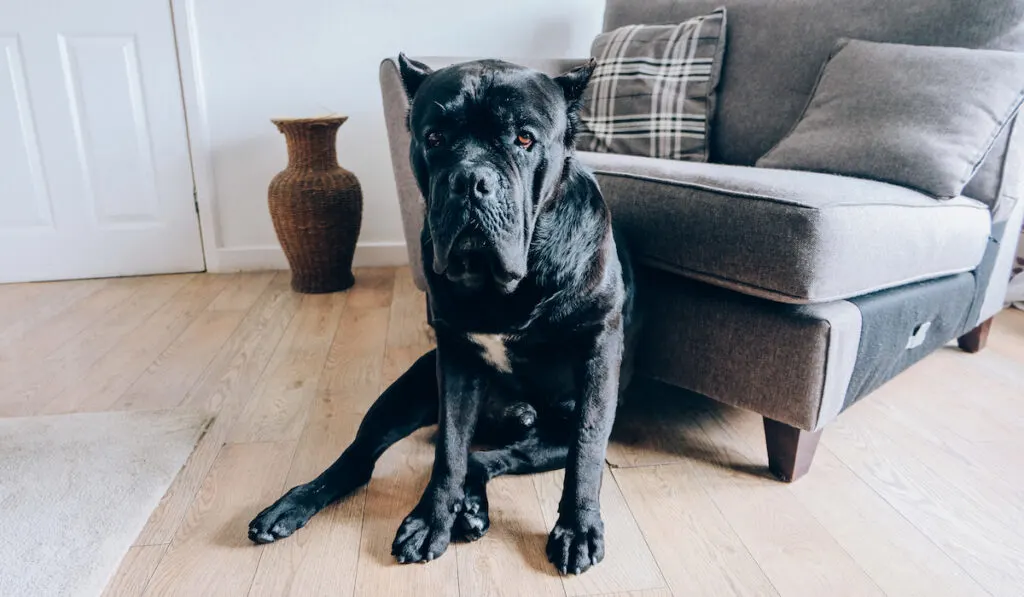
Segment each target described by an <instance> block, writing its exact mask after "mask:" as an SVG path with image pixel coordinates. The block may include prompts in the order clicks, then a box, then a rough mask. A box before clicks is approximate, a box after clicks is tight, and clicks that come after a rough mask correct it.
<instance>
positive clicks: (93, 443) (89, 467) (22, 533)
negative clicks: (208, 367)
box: [0, 411, 209, 597]
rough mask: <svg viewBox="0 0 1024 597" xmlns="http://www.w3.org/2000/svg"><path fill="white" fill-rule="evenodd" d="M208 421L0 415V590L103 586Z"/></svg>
mask: <svg viewBox="0 0 1024 597" xmlns="http://www.w3.org/2000/svg"><path fill="white" fill-rule="evenodd" d="M208 422H209V418H208V417H207V416H205V415H197V414H192V413H180V412H172V411H155V412H154V411H151V412H113V413H86V414H75V415H59V416H52V417H26V418H15V419H0V595H5V596H6V595H12V596H13V595H17V596H19V597H35V596H37V595H38V596H40V597H56V596H64V595H74V596H76V597H77V596H93V595H99V594H100V593H102V592H103V588H104V587H105V586H106V584H107V581H108V580H109V579H110V578H111V577H112V576H113V574H114V572H116V570H117V566H118V564H119V563H120V561H121V558H123V557H124V554H125V553H126V552H127V551H128V548H130V547H131V545H132V543H133V542H134V541H135V537H136V536H138V534H139V531H141V530H142V527H143V526H144V525H145V524H146V520H147V519H148V518H149V515H150V513H151V512H152V511H153V509H154V508H156V506H157V504H158V503H159V502H160V498H161V497H162V496H163V494H164V492H166V491H167V487H168V486H169V485H170V484H171V481H173V480H174V476H175V475H176V474H177V473H178V471H179V470H180V469H181V467H182V465H184V464H185V460H186V459H188V456H189V454H190V453H191V452H192V449H193V448H194V447H195V444H196V441H197V440H198V439H199V436H200V435H201V434H202V432H203V430H204V429H205V427H206V425H207V423H208Z"/></svg>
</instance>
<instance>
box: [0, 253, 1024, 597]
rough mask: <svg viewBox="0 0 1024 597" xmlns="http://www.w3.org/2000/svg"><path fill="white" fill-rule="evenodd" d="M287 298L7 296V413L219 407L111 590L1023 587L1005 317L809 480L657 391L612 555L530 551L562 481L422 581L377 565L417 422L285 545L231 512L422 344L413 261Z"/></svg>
mask: <svg viewBox="0 0 1024 597" xmlns="http://www.w3.org/2000/svg"><path fill="white" fill-rule="evenodd" d="M356 277H357V280H358V283H357V285H356V287H355V288H354V289H353V290H351V291H350V292H348V293H344V294H335V295H325V296H301V295H297V294H294V293H292V292H291V291H290V290H289V288H288V276H287V274H286V273H280V272H278V273H275V272H271V273H253V274H236V275H225V276H215V275H206V274H197V275H180V276H153V277H143V278H129V279H114V280H89V281H78V282H54V283H46V284H16V285H6V286H0V416H23V415H33V414H56V413H66V412H76V411H102V410H117V409H158V408H182V409H200V410H205V411H209V412H211V413H215V414H216V419H215V421H214V423H213V424H212V426H211V427H210V429H209V431H208V432H207V433H206V435H205V436H204V437H203V438H202V440H201V441H200V443H199V445H198V446H197V448H196V450H195V452H194V453H193V454H192V456H191V458H190V459H189V461H188V463H187V465H186V466H185V468H184V469H183V470H182V472H181V473H180V474H179V475H178V478H177V479H176V480H175V482H174V484H173V485H172V487H171V488H170V490H169V491H168V493H167V495H166V496H165V497H164V499H163V501H162V502H161V504H160V506H159V507H158V508H157V510H156V511H155V512H154V513H153V515H152V517H151V519H150V521H149V523H148V524H147V526H146V528H145V529H144V530H143V531H142V533H141V534H140V536H139V538H138V540H137V541H136V545H135V546H134V547H133V548H132V549H131V551H129V552H128V554H127V556H126V557H125V559H124V561H123V562H122V564H121V568H120V570H119V572H118V573H117V576H116V577H115V578H114V579H112V580H111V582H110V585H109V587H108V589H107V592H106V595H107V596H108V597H113V596H115V595H116V596H139V595H147V596H156V595H183V596H184V595H187V596H216V597H232V596H244V595H251V596H260V597H263V596H277V595H290V596H295V597H298V596H307V595H334V596H346V595H369V596H387V597H391V596H398V595H416V596H418V597H421V596H424V595H431V596H432V595H444V596H454V595H465V596H478V595H479V596H482V595H528V596H530V597H540V596H547V595H553V596H554V595H566V596H568V595H633V596H645V597H655V596H659V597H660V596H668V595H676V596H683V595H713V596H719V595H733V594H737V595H754V596H761V595H783V596H790V595H794V596H795V595H808V596H813V597H818V596H822V595H829V596H834V595H856V596H865V595H922V596H929V597H932V596H936V595H955V596H967V595H1007V596H1011V595H1012V596H1019V595H1022V594H1024V312H1019V311H1005V312H1003V313H1002V314H1000V315H999V317H998V318H997V321H996V323H995V326H994V328H993V330H992V334H991V337H990V340H989V346H988V348H987V349H986V350H984V351H983V352H981V353H980V354H977V355H967V354H964V353H961V352H959V351H957V350H956V349H952V348H948V349H943V350H940V351H939V352H937V353H936V354H934V355H932V356H930V357H929V358H927V359H926V360H925V361H924V362H922V363H920V364H919V365H917V366H915V367H913V368H912V369H911V370H910V371H907V372H906V373H904V374H903V375H901V376H899V377H898V378H897V379H895V380H893V381H892V382H890V383H889V384H888V385H886V386H885V387H884V388H882V389H881V390H879V391H878V392H876V394H875V395H874V396H872V397H871V398H870V399H868V400H865V401H863V402H861V403H860V404H858V405H857V406H855V407H854V408H853V409H851V410H850V411H849V412H847V413H845V414H844V415H843V416H842V417H841V418H840V419H839V420H838V421H836V422H835V423H833V424H832V425H830V426H829V427H828V428H827V429H826V430H825V433H824V437H823V440H822V445H821V447H820V448H819V450H818V454H817V458H816V461H815V463H814V466H813V467H812V469H811V472H810V474H808V475H807V477H805V478H804V479H802V480H801V481H799V482H797V483H795V484H793V485H784V484H781V483H778V482H776V481H774V480H771V479H769V478H767V477H766V472H765V471H766V464H767V463H766V457H765V454H764V448H763V445H764V444H763V442H764V432H763V430H762V428H761V421H760V418H759V417H757V416H756V415H753V414H751V413H747V412H743V411H740V410H738V409H734V408H729V407H724V406H721V405H718V404H715V403H713V402H711V401H708V400H706V399H701V398H699V397H694V396H690V395H687V394H685V393H681V392H678V391H674V390H669V389H667V388H664V387H661V386H657V385H655V384H652V383H641V384H640V385H638V387H637V389H636V391H635V392H634V394H635V396H636V397H635V398H634V399H633V402H632V403H631V404H629V405H627V407H626V408H625V409H624V411H623V412H622V415H621V416H620V421H619V423H618V425H617V429H616V433H615V441H614V443H613V444H612V446H611V447H610V449H609V453H608V463H609V465H608V469H607V471H606V475H605V483H604V486H603V489H602V491H603V494H602V501H603V508H604V517H605V521H606V527H607V536H608V552H607V557H606V559H605V561H604V562H603V563H602V564H600V565H599V566H597V567H596V568H594V569H593V570H592V571H590V572H588V573H586V574H584V575H582V576H579V577H560V576H559V575H557V574H556V573H555V572H554V570H553V569H552V568H551V566H549V565H548V563H547V562H546V560H545V557H544V544H545V540H546V535H547V531H548V530H549V528H550V527H551V525H552V524H553V522H554V517H555V515H556V512H555V507H556V504H557V500H558V494H559V491H560V487H561V474H559V473H550V474H544V475H537V476H533V477H510V478H504V479H499V480H497V481H495V482H494V483H493V484H492V485H491V486H490V488H489V496H490V501H491V518H492V523H493V525H492V529H491V532H490V534H489V535H487V537H485V538H484V539H483V540H481V541H479V542H477V543H473V544H468V545H455V546H453V547H452V548H451V549H450V550H449V551H448V553H447V554H445V555H444V556H443V557H442V558H440V559H439V560H436V561H434V562H432V563H430V564H428V565H411V566H401V565H398V564H396V563H395V562H394V561H393V560H392V558H391V556H390V553H389V551H390V545H391V540H392V537H393V534H394V531H395V529H396V528H397V526H398V524H399V522H400V521H401V519H402V517H403V516H404V515H405V514H406V513H407V512H408V511H409V509H410V508H411V507H412V505H413V504H414V503H415V501H416V499H417V498H418V497H419V493H420V491H421V490H422V488H423V486H424V484H425V482H426V479H427V474H428V469H429V466H430V464H431V460H432V447H431V444H430V432H429V430H424V431H423V432H420V433H417V434H415V435H414V436H413V437H411V438H409V439H407V440H405V441H403V442H401V443H399V444H398V445H397V446H395V447H394V448H393V449H391V450H390V451H388V452H387V453H386V454H385V455H384V457H383V458H382V459H381V461H380V463H379V465H378V466H377V469H376V471H375V472H374V476H373V480H372V481H371V483H370V484H369V486H368V487H366V488H365V489H363V490H361V491H359V492H358V493H357V494H356V495H354V496H352V497H351V498H349V499H348V500H347V501H345V502H343V503H341V504H338V505H336V506H333V507H331V508H329V509H327V510H326V511H324V512H323V513H322V514H321V515H319V516H317V517H316V518H315V519H314V520H313V521H312V522H311V523H310V524H309V526H307V527H306V528H305V529H303V530H301V531H300V532H298V533H297V534H296V535H295V536H294V537H292V538H291V539H288V540H286V541H282V542H280V543H277V544H274V545H269V546H255V545H252V544H250V543H249V542H248V541H247V540H246V537H245V534H246V525H247V523H248V521H249V520H250V518H252V516H253V515H254V514H255V513H256V512H258V511H259V510H260V509H261V508H263V507H264V506H265V505H267V504H268V503H269V502H270V501H272V500H273V499H276V498H277V497H278V496H279V495H280V493H281V492H282V491H283V490H284V489H286V488H288V487H290V486H292V485H294V484H297V483H300V482H303V481H305V480H308V479H309V478H310V477H312V476H313V475H315V474H316V473H317V472H319V471H320V470H321V469H322V468H323V467H324V466H326V465H327V464H328V463H329V462H331V461H332V460H333V459H334V458H335V456H336V455H337V454H338V453H339V452H340V451H341V449H342V448H343V447H344V446H345V445H346V443H347V442H348V441H349V440H350V439H351V438H352V437H353V435H354V433H355V429H356V426H357V425H358V423H359V420H360V418H361V416H362V414H363V413H365V412H366V409H367V408H368V406H369V405H370V404H371V403H372V402H373V400H374V398H375V397H376V396H377V394H378V393H379V392H380V390H381V389H382V388H384V387H385V386H386V385H387V384H388V383H390V382H391V381H392V380H393V379H395V378H396V377H397V376H398V375H399V374H400V373H401V372H402V371H403V369H404V368H405V367H407V366H408V365H409V364H410V363H411V362H412V361H413V360H414V359H415V358H416V357H418V356H419V355H420V354H421V353H422V352H424V351H425V350H427V349H428V348H429V347H430V346H431V335H430V331H429V328H428V327H427V326H426V324H425V322H424V319H423V297H422V295H421V294H420V293H419V292H417V291H416V289H415V287H414V286H413V284H412V279H411V277H410V274H409V271H408V270H407V269H369V270H361V271H358V272H357V276H356Z"/></svg>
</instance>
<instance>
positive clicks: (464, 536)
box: [249, 56, 636, 573]
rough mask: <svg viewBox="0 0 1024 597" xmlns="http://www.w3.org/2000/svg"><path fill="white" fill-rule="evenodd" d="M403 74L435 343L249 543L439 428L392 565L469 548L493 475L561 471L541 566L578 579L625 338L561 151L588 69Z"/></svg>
mask: <svg viewBox="0 0 1024 597" xmlns="http://www.w3.org/2000/svg"><path fill="white" fill-rule="evenodd" d="M399 62H400V67H401V74H402V81H403V84H404V86H405V89H406V92H407V93H408V95H409V97H410V100H411V109H410V111H409V119H408V125H409V130H410V133H411V137H412V142H411V145H410V148H409V159H410V161H411V164H412V169H413V171H414V173H415V175H416V180H417V182H418V184H419V187H420V191H421V192H422V195H423V197H424V199H425V201H426V206H425V207H426V216H425V221H424V226H423V236H422V244H423V261H424V269H425V270H426V276H427V282H428V285H429V289H430V291H429V298H430V300H429V304H430V310H431V321H432V325H433V326H434V329H435V331H436V336H437V348H436V349H435V350H433V351H431V352H429V353H427V354H425V355H423V356H422V357H421V358H420V359H419V360H418V361H416V363H415V364H413V366H412V367H411V368H410V369H409V370H408V371H406V372H405V373H404V374H403V375H402V376H401V377H400V378H399V379H398V380H397V381H395V383H394V384H392V385H391V387H389V388H388V389H387V390H386V391H385V392H384V393H383V394H382V395H381V397H380V398H379V399H378V400H377V402H376V403H375V404H374V405H373V407H372V408H370V410H369V412H367V413H366V417H365V418H364V419H363V422H362V424H361V425H360V427H359V432H358V433H357V435H356V438H355V440H354V441H353V442H352V444H351V445H350V446H349V447H348V448H346V449H345V451H344V452H343V453H342V455H341V456H340V457H339V458H338V460H337V461H336V462H335V463H334V464H332V465H331V466H330V468H328V469H327V470H326V471H324V472H323V473H322V474H321V475H320V476H319V477H317V478H316V479H314V480H313V481H311V482H309V483H306V484H305V485H300V486H298V487H295V488H293V489H291V490H290V491H288V493H286V494H285V495H284V496H283V497H282V498H281V499H280V500H278V501H277V502H276V503H275V504H273V505H272V506H270V507H269V508H267V509H266V510H264V511H263V512H261V513H260V514H259V516H257V517H256V519H255V520H253V521H252V524H251V525H250V528H249V537H250V538H251V539H252V540H253V541H256V542H259V543H266V542H270V541H275V540H277V539H280V538H282V537H287V536H288V535H291V534H292V533H293V532H294V531H295V530H296V529H298V528H300V527H302V526H303V525H304V524H305V523H306V522H307V521H308V520H309V518H310V517H311V516H313V515H314V514H316V513H317V512H318V511H319V510H320V509H322V508H323V507H324V506H326V505H328V504H330V503H331V502H334V501H335V500H338V499H340V498H343V497H345V496H346V495H348V494H349V493H351V492H352V491H353V490H355V489H357V488H358V487H360V486H361V485H363V484H365V483H366V482H367V481H368V480H369V479H370V475H371V473H372V472H373V467H374V463H375V462H376V460H377V458H378V457H379V456H380V455H381V453H382V452H383V451H384V450H385V449H387V448H388V446H390V445H392V444H393V443H395V442H396V441H398V440H400V439H402V438H403V437H405V436H407V435H408V434H410V433H412V432H413V431H415V430H416V429H418V428H420V427H424V426H427V425H432V424H435V423H436V424H437V425H438V428H439V432H438V435H437V447H436V454H435V461H434V468H433V472H432V474H431V477H430V482H429V483H428V485H427V488H426V490H425V491H424V493H423V497H422V498H421V499H420V501H419V503H418V504H417V506H416V507H415V508H414V509H413V511H412V512H411V513H410V514H409V515H408V516H407V517H406V518H405V520H404V521H403V522H402V524H401V526H400V527H399V529H398V534H397V535H396V537H395V540H394V543H393V546H392V553H393V554H394V555H395V557H396V558H397V559H398V561H399V562H419V561H425V560H431V559H433V558H436V557H438V556H440V555H441V554H443V553H444V552H445V550H446V549H447V548H448V544H449V542H450V541H451V540H452V539H457V540H474V539H478V538H480V537H481V536H483V534H484V533H486V532H487V529H488V526H489V524H490V522H489V518H488V512H487V493H486V484H487V482H488V481H489V480H490V479H493V478H494V477H496V476H499V475H504V474H511V473H514V474H522V473H530V472H538V471H546V470H552V469H558V468H565V484H564V490H563V492H562V497H561V501H560V503H559V505H558V512H559V515H558V521H557V523H556V524H555V528H554V529H552V531H551V534H550V536H549V538H548V544H547V555H548V559H550V560H551V562H552V563H553V564H554V565H555V567H556V568H558V569H559V570H560V571H562V572H568V573H580V572H582V571H584V570H586V569H587V568H589V567H590V566H591V565H593V564H596V563H597V562H599V561H601V559H602V558H603V557H604V541H605V538H604V526H603V523H602V521H601V513H600V507H599V501H598V496H599V493H600V487H601V475H602V472H603V464H604V455H605V450H606V447H607V442H608V435H609V433H610V432H611V427H612V422H613V419H614V416H615V409H616V405H617V402H618V399H619V395H620V389H621V388H623V387H625V385H626V381H627V378H628V377H629V375H628V371H627V370H626V369H627V367H624V366H623V363H624V362H629V361H630V360H631V359H629V358H628V357H629V355H628V353H629V351H630V349H631V348H630V346H629V345H630V344H631V342H630V341H629V340H628V339H631V338H633V337H634V333H633V331H634V328H635V327H636V326H635V325H634V319H635V318H634V316H633V302H634V300H633V275H632V270H631V268H630V265H629V261H628V259H627V258H626V254H625V252H624V248H623V246H622V243H621V242H616V241H617V239H616V237H615V235H614V234H613V232H612V230H613V229H612V226H611V217H610V215H609V213H608V208H607V206H606V205H605V202H604V199H603V198H602V196H601V192H600V190H599V188H598V185H597V182H596V181H595V179H594V177H593V175H591V174H590V173H589V172H588V171H586V170H585V169H584V168H583V167H582V166H581V165H580V164H579V162H578V161H577V159H576V157H575V155H574V152H573V136H574V133H575V130H576V127H577V126H578V120H577V116H576V113H577V110H578V109H579V107H580V104H581V101H582V96H583V91H584V89H585V88H586V85H587V81H588V79H589V77H590V74H591V72H592V70H593V64H592V63H591V64H588V65H584V66H581V67H579V68H577V69H575V70H572V71H570V72H568V73H566V74H564V75H561V76H558V77H549V76H547V75H545V74H542V73H540V72H537V71H534V70H530V69H526V68H522V67H519V66H515V65H512V64H508V63H505V62H499V61H479V62H469V63H464V64H458V65H455V66H451V67H447V68H443V69H439V70H437V71H432V70H430V69H429V68H428V67H426V66H425V65H423V64H421V63H418V62H416V61H413V60H409V59H407V58H405V57H404V56H401V57H400V60H399ZM471 443H475V444H482V445H487V446H490V448H489V449H485V450H477V451H471V450H470V444H471Z"/></svg>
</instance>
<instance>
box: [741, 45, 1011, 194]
mask: <svg viewBox="0 0 1024 597" xmlns="http://www.w3.org/2000/svg"><path fill="white" fill-rule="evenodd" d="M1022 100H1024V54H1021V53H1017V52H1002V51H997V50H968V49H964V48H936V47H929V46H908V45H904V44H884V43H874V42H866V41H861V40H842V41H840V42H839V44H838V45H837V47H836V49H835V51H834V52H833V55H832V57H831V58H830V59H829V60H828V62H827V63H826V64H825V67H824V68H823V69H822V73H821V77H820V78H819V80H818V84H817V86H816V87H815V89H814V93H813V95H812V96H811V99H810V101H809V102H808V104H807V108H806V110H805V111H804V113H803V115H802V116H801V117H800V119H799V120H798V121H797V123H796V125H795V126H794V127H793V130H792V131H790V132H789V134H788V135H786V136H785V137H784V138H783V139H782V140H781V141H780V142H779V143H778V144H777V145H776V146H775V147H773V148H772V149H771V150H770V151H769V152H768V153H766V154H765V155H764V157H762V158H761V159H759V160H758V161H757V164H756V165H757V166H758V167H764V168H790V169H797V170H812V171H816V172H830V173H833V174H842V175H846V176H859V177H862V178H870V179H872V180H880V181H884V182H889V183H892V184H897V185H902V186H906V187H910V188H913V189H917V190H919V191H921V192H923V193H927V194H929V195H932V196H935V197H943V198H948V197H956V196H958V195H960V194H961V193H962V192H963V190H964V186H966V185H967V182H968V181H969V180H970V179H971V178H972V177H973V176H974V173H975V171H976V170H977V169H978V167H979V166H980V165H981V161H982V160H983V159H984V157H985V155H987V154H988V152H989V149H990V148H991V146H992V144H993V143H994V142H995V140H996V138H997V137H998V136H999V135H1000V133H1001V132H1002V130H1003V127H1004V126H1006V124H1007V122H1009V120H1010V119H1011V118H1012V117H1013V116H1014V115H1015V114H1016V113H1017V110H1018V108H1020V104H1021V101H1022Z"/></svg>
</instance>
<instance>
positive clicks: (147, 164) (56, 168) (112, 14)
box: [0, 0, 204, 282]
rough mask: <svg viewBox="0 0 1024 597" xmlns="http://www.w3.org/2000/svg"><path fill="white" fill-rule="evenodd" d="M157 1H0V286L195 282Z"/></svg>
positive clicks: (188, 182)
mask: <svg viewBox="0 0 1024 597" xmlns="http://www.w3.org/2000/svg"><path fill="white" fill-rule="evenodd" d="M193 197H194V195H193V183H192V171H191V165H190V162H189V153H188V139H187V136H186V130H185V114H184V108H183V107H182V99H181V84H180V81H179V74H178V63H177V56H176V53H175V45H174V30H173V27H172V22H171V7H170V1H169V0H87V1H83V0H0V282H13V281H27V280H54V279H66V278H87V277H103V276H122V275H132V274H152V273H167V272H184V271H201V270H202V269H204V263H203V250H202V241H201V240H200V236H199V223H198V220H197V216H196V210H195V204H194V199H193Z"/></svg>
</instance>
